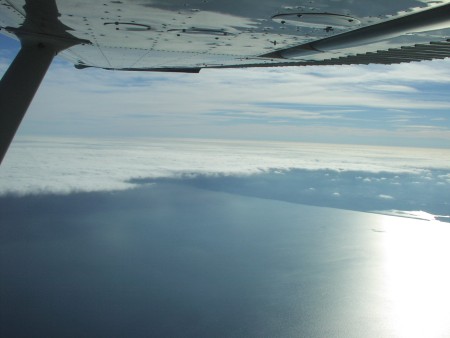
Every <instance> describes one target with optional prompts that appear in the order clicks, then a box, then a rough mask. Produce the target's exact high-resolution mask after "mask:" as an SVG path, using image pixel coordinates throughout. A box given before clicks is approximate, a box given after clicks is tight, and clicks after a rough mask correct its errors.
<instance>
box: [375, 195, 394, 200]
mask: <svg viewBox="0 0 450 338" xmlns="http://www.w3.org/2000/svg"><path fill="white" fill-rule="evenodd" d="M378 198H380V199H382V200H393V199H394V197H392V196H391V195H385V194H380V195H378Z"/></svg>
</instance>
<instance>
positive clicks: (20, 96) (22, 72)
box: [0, 27, 89, 163]
mask: <svg viewBox="0 0 450 338" xmlns="http://www.w3.org/2000/svg"><path fill="white" fill-rule="evenodd" d="M6 30H7V31H8V32H10V33H13V34H15V35H16V36H17V37H18V38H19V40H20V43H21V49H20V51H19V53H18V54H17V56H16V57H15V59H14V61H13V62H12V64H11V65H10V66H9V68H8V70H7V71H6V73H5V74H4V75H3V78H2V79H1V81H0V163H1V162H2V161H3V158H4V156H5V154H6V151H7V150H8V147H9V145H10V144H11V141H12V139H13V137H14V134H15V133H16V131H17V129H18V128H19V125H20V122H21V121H22V119H23V117H24V115H25V113H26V111H27V109H28V106H29V105H30V103H31V101H32V100H33V97H34V94H35V93H36V91H37V89H38V87H39V85H40V84H41V81H42V79H43V78H44V76H45V73H46V72H47V69H48V67H49V66H50V64H51V62H52V60H53V58H54V57H55V55H56V54H57V53H58V52H60V51H62V50H64V49H66V48H69V47H71V46H74V45H76V44H81V43H89V41H87V40H81V39H77V38H74V37H72V36H70V35H68V34H67V35H66V36H53V35H49V34H44V33H36V32H31V31H27V30H26V29H24V28H12V27H7V28H6Z"/></svg>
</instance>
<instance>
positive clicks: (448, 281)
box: [383, 217, 450, 337]
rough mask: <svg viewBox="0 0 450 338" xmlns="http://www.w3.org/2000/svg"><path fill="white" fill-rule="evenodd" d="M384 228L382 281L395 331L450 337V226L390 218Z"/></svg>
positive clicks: (404, 334)
mask: <svg viewBox="0 0 450 338" xmlns="http://www.w3.org/2000/svg"><path fill="white" fill-rule="evenodd" d="M384 228H385V231H386V232H385V233H384V235H385V236H384V240H383V250H384V257H385V269H384V273H385V276H384V280H385V283H386V291H387V294H386V296H387V304H388V305H389V306H390V309H389V310H390V311H389V312H390V317H391V319H392V323H391V325H392V326H393V327H394V328H395V332H396V336H398V337H444V336H448V335H449V334H450V321H449V313H450V268H449V267H450V265H449V258H450V245H449V243H450V227H449V225H448V224H447V223H441V222H437V221H429V222H427V221H417V220H412V219H408V218H390V217H389V218H386V221H385V224H384ZM387 310H388V309H387Z"/></svg>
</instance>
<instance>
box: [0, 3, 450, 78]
mask: <svg viewBox="0 0 450 338" xmlns="http://www.w3.org/2000/svg"><path fill="white" fill-rule="evenodd" d="M0 25H1V28H2V29H1V31H0V32H3V33H5V34H9V35H14V34H15V33H16V32H17V30H20V31H21V33H22V34H23V32H24V31H26V32H27V34H40V35H43V36H49V37H50V38H55V37H56V38H62V39H74V41H78V42H77V44H76V45H74V46H72V47H70V48H69V49H66V50H65V51H63V52H61V55H62V56H63V57H65V58H66V59H68V60H70V61H71V62H73V63H74V64H75V65H76V66H77V67H78V68H84V67H99V68H106V69H119V70H148V71H152V70H156V71H187V72H197V71H199V70H200V69H201V68H227V67H231V68H236V67H268V66H307V65H328V64H368V63H383V64H391V63H400V62H411V61H421V60H429V59H440V58H445V57H447V56H450V42H449V41H448V40H447V39H448V38H450V28H449V27H450V0H444V1H431V0H420V1H419V0H397V1H390V0H379V1H372V0H358V1H353V0H333V1H331V0H312V1H298V0H297V1H295V0H286V1H283V2H280V1H276V0H258V1H257V0H228V1H223V0H221V1H219V0H194V1H189V2H186V1H181V0H141V1H138V0H113V1H111V0H105V1H89V0H28V1H25V0H0Z"/></svg>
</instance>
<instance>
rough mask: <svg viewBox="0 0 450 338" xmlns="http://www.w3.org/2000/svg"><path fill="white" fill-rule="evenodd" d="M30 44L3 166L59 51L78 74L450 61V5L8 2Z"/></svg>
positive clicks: (19, 62)
mask: <svg viewBox="0 0 450 338" xmlns="http://www.w3.org/2000/svg"><path fill="white" fill-rule="evenodd" d="M0 33H4V34H6V35H9V36H11V37H15V38H18V39H19V40H20V42H21V45H22V48H21V50H20V52H19V54H18V55H17V57H16V58H15V60H14V62H13V63H12V65H11V66H10V67H9V69H8V70H7V72H6V73H5V75H4V76H3V78H2V80H1V82H0V112H1V113H0V126H1V129H0V161H1V159H2V158H3V156H4V154H5V152H6V149H7V148H8V146H9V143H10V142H11V140H12V138H13V136H14V133H15V131H16V129H17V128H18V125H19V123H20V121H21V119H22V117H23V115H24V114H25V111H26V109H27V107H28V105H29V103H30V102H31V100H32V98H33V96H34V93H35V92H36V90H37V88H38V86H39V84H40V82H41V80H42V78H43V76H44V75H45V72H46V70H47V68H48V66H49V65H50V63H51V61H52V59H53V57H54V55H55V54H57V53H59V54H60V55H61V56H62V57H64V58H66V59H67V60H69V61H71V62H72V63H73V64H74V65H75V67H76V68H79V69H83V68H87V67H97V68H104V69H114V70H128V71H129V70H136V71H166V72H192V73H195V72H199V71H200V70H201V69H203V68H242V67H275V66H309V65H345V64H370V63H381V64H393V63H402V62H411V61H422V60H432V59H443V58H446V57H448V56H450V40H449V38H450V0H396V1H392V0H377V1H373V0H358V1H354V0H284V1H282V2H281V1H279V0H226V1H225V0H191V1H188V0H102V1H99V0H0Z"/></svg>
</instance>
